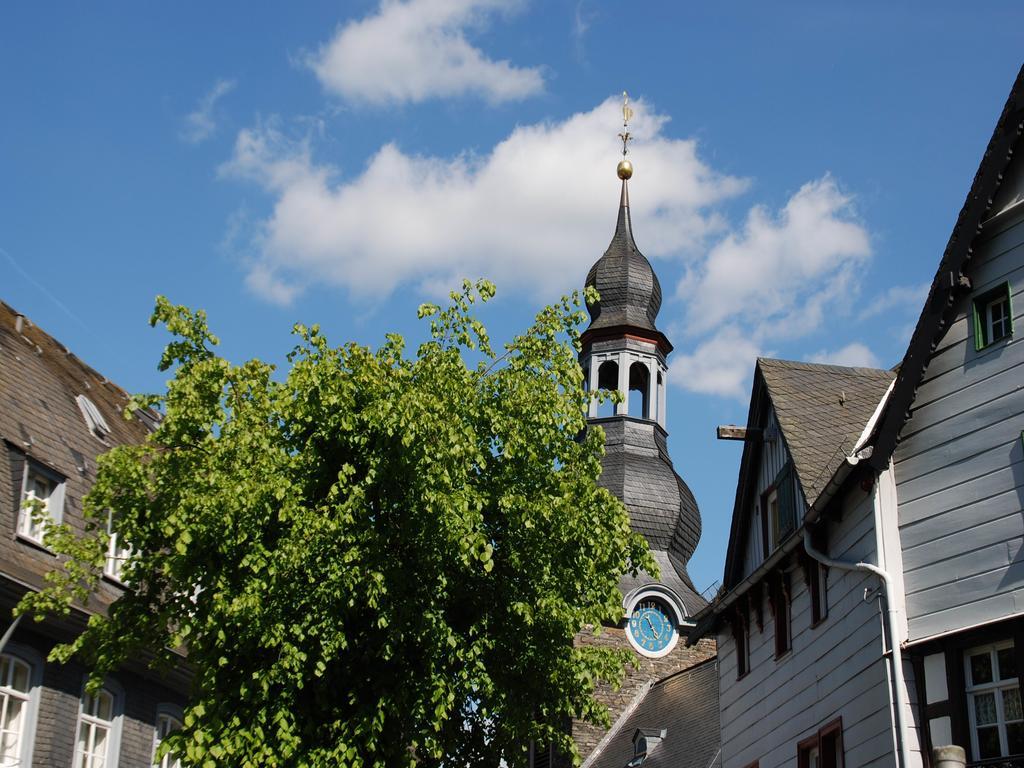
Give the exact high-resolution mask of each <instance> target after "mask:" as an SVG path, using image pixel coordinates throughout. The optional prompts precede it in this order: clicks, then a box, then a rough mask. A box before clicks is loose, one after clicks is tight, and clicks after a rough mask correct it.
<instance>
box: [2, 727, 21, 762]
mask: <svg viewBox="0 0 1024 768" xmlns="http://www.w3.org/2000/svg"><path fill="white" fill-rule="evenodd" d="M18 736H19V734H17V733H11V732H9V731H4V732H3V734H2V735H0V765H4V766H8V765H11V766H13V765H18V760H19V757H20V756H19V755H18V753H19V752H20V751H21V750H20V749H19V745H18V741H19V739H18Z"/></svg>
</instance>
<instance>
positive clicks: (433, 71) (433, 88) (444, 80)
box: [308, 0, 544, 105]
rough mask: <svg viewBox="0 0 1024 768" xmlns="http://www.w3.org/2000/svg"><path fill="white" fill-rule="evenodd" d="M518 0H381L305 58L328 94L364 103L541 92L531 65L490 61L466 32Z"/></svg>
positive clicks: (512, 97)
mask: <svg viewBox="0 0 1024 768" xmlns="http://www.w3.org/2000/svg"><path fill="white" fill-rule="evenodd" d="M521 4H522V3H521V1H520V0H408V1H407V2H399V1H398V0H382V2H381V4H380V8H379V9H378V11H377V13H376V14H374V15H372V16H368V17H366V18H364V19H361V20H359V21H352V22H349V23H348V24H346V25H345V26H343V27H341V28H340V29H339V30H338V31H337V32H336V33H335V35H334V37H333V38H332V39H331V40H330V41H329V42H327V43H326V44H325V45H324V46H323V47H321V49H320V50H319V51H317V52H316V53H315V54H314V55H313V56H311V57H310V58H309V62H308V63H309V66H310V67H311V68H312V69H313V71H314V72H315V73H316V75H317V77H318V78H319V79H320V82H321V83H322V84H323V86H324V87H325V88H327V89H328V90H329V91H331V92H332V93H334V94H336V95H338V96H342V97H344V98H346V99H350V100H353V101H359V102H366V103H370V104H378V105H379V104H388V103H403V102H422V101H425V100H427V99H431V98H444V97H452V96H461V95H464V94H470V93H472V94H477V95H480V96H483V97H484V98H485V99H487V100H488V101H490V102H493V103H500V102H505V101H516V100H519V99H523V98H526V97H527V96H532V95H534V94H537V93H540V92H541V91H543V89H544V78H543V77H542V75H541V72H540V69H539V68H536V67H525V68H524V67H516V66H513V65H512V64H511V63H510V62H508V61H495V60H493V59H490V58H488V57H487V55H486V54H484V53H483V52H482V51H481V50H480V49H479V48H475V47H474V46H473V45H471V44H470V43H469V41H468V40H467V39H466V31H467V30H469V29H472V28H479V27H480V26H482V25H483V24H485V23H486V21H487V20H488V19H489V18H490V17H491V16H493V15H494V14H495V13H497V12H506V13H507V12H512V11H514V10H516V9H517V8H518V7H519V6H520V5H521Z"/></svg>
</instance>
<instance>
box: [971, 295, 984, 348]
mask: <svg viewBox="0 0 1024 768" xmlns="http://www.w3.org/2000/svg"><path fill="white" fill-rule="evenodd" d="M978 304H979V301H978V299H975V300H974V301H972V302H971V314H972V315H973V316H974V351H975V352H979V351H980V350H981V349H982V348H983V347H984V346H985V337H984V336H983V335H982V327H981V311H980V310H979V309H978Z"/></svg>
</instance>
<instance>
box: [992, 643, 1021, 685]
mask: <svg viewBox="0 0 1024 768" xmlns="http://www.w3.org/2000/svg"><path fill="white" fill-rule="evenodd" d="M1013 654H1014V649H1013V648H1001V649H999V650H998V651H996V655H997V656H998V658H999V679H1000V680H1009V679H1010V678H1013V677H1016V676H1017V659H1016V658H1015V657H1014V655H1013Z"/></svg>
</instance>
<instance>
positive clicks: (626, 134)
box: [619, 91, 633, 157]
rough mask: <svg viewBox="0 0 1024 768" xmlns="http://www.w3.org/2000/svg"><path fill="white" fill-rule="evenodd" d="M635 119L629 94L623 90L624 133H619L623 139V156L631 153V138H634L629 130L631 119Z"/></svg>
mask: <svg viewBox="0 0 1024 768" xmlns="http://www.w3.org/2000/svg"><path fill="white" fill-rule="evenodd" d="M632 119H633V110H632V109H630V108H629V94H628V93H626V92H625V91H623V92H622V133H620V134H619V138H620V139H622V156H623V157H625V156H626V155H627V154H629V140H630V139H632V138H633V136H632V134H630V132H629V121H630V120H632Z"/></svg>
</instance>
